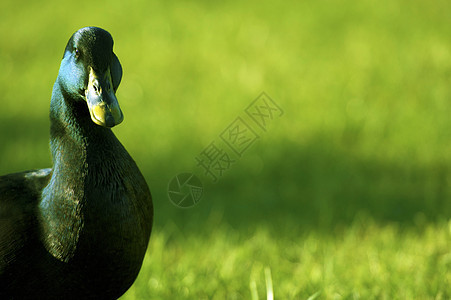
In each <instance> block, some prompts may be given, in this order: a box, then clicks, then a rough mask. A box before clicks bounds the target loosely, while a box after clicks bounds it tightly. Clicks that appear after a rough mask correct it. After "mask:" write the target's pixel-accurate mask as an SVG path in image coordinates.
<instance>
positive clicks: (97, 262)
mask: <svg viewBox="0 0 451 300" xmlns="http://www.w3.org/2000/svg"><path fill="white" fill-rule="evenodd" d="M121 79H122V66H121V64H120V62H119V59H118V57H117V56H116V54H115V53H114V52H113V38H112V36H111V34H110V33H109V32H108V31H106V30H104V29H101V28H98V27H85V28H82V29H80V30H78V31H76V32H75V33H74V34H73V35H72V36H71V38H70V39H69V41H68V43H67V45H66V48H65V50H64V55H63V58H62V61H61V65H60V68H59V72H58V76H57V78H56V81H55V84H54V86H53V90H52V96H51V101H50V150H51V155H52V162H53V166H52V167H51V168H46V169H33V170H29V171H26V172H20V173H14V174H8V175H3V176H0V299H117V298H119V297H120V296H121V295H123V294H124V293H125V292H126V291H127V290H128V289H129V288H130V286H131V285H132V284H133V282H134V281H135V279H136V277H137V275H138V273H139V271H140V268H141V265H142V262H143V259H144V256H145V254H146V251H147V246H148V244H149V239H150V235H151V231H152V223H153V204H152V197H151V194H150V190H149V187H148V185H147V183H146V180H145V178H144V176H143V175H142V173H141V172H140V170H139V168H138V166H137V165H136V163H135V161H134V160H133V159H132V158H131V156H130V155H129V153H128V152H127V151H126V149H125V148H124V146H123V145H122V144H121V143H120V142H119V140H118V139H117V138H116V136H115V135H114V133H113V131H112V129H111V128H112V127H114V126H116V125H118V124H120V123H121V122H122V121H123V119H124V115H123V113H122V110H121V108H120V106H119V102H118V100H117V97H116V91H117V89H118V87H119V84H120V82H121Z"/></svg>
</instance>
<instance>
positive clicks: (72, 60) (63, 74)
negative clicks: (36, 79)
mask: <svg viewBox="0 0 451 300" xmlns="http://www.w3.org/2000/svg"><path fill="white" fill-rule="evenodd" d="M121 78H122V67H121V64H120V63H119V59H118V58H117V56H116V55H115V54H114V52H113V38H112V37H111V35H110V34H109V33H108V32H107V31H105V30H103V29H101V28H97V27H85V28H82V29H80V30H78V31H77V32H75V33H74V34H73V35H72V37H71V38H70V40H69V42H68V43H67V46H66V49H65V51H64V56H63V60H62V62H61V67H60V70H59V74H58V82H59V83H60V85H61V86H62V88H63V90H64V92H65V93H66V94H69V96H70V98H72V99H75V100H82V101H86V103H87V106H88V109H89V113H90V116H91V120H92V121H93V122H94V123H95V124H97V125H100V126H103V127H108V128H110V127H113V126H115V125H118V124H119V123H121V122H122V120H123V119H124V115H123V114H122V111H121V109H120V107H119V103H118V101H117V98H116V90H117V88H118V87H119V84H120V82H121Z"/></svg>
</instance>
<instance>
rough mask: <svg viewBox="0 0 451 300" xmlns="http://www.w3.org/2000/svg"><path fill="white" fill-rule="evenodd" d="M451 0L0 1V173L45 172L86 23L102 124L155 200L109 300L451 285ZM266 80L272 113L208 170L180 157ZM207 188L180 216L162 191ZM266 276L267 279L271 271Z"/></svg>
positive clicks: (427, 292)
mask: <svg viewBox="0 0 451 300" xmlns="http://www.w3.org/2000/svg"><path fill="white" fill-rule="evenodd" d="M450 9H451V5H450V4H449V1H444V0H442V1H434V2H430V1H422V0H415V1H404V0H396V1H388V0H386V1H372V0H364V1H352V0H345V1H334V0H325V1H310V0H307V1H288V2H286V1H285V2H280V3H277V2H275V1H248V2H245V3H243V2H239V1H228V2H222V3H213V2H207V1H200V0H199V1H194V0H193V1H187V2H184V3H177V2H173V1H167V2H156V1H128V2H124V1H108V2H106V1H105V2H103V1H98V2H92V1H91V2H88V1H84V0H81V1H77V2H74V3H71V4H68V3H66V2H61V1H41V2H30V3H26V4H23V3H20V2H17V1H16V2H14V1H9V0H7V1H4V3H2V8H1V9H0V103H1V106H2V107H1V108H2V109H1V114H0V157H2V159H0V174H5V173H10V172H15V171H20V170H25V169H29V168H38V167H47V166H49V165H50V163H51V160H50V154H49V152H48V126H49V122H48V117H47V116H48V106H49V101H50V95H51V88H52V85H53V82H54V80H55V78H56V75H57V72H58V68H59V63H60V59H61V57H62V54H63V50H64V46H65V44H66V42H67V40H68V39H69V37H70V35H71V34H72V33H73V32H74V31H76V30H77V29H79V28H80V27H83V26H88V25H96V26H100V27H103V28H105V29H107V30H108V31H110V32H111V33H112V35H113V38H114V39H115V52H116V54H117V55H118V57H119V59H120V61H121V63H122V66H123V69H124V77H123V81H122V83H121V86H120V88H119V90H118V94H117V96H118V100H119V103H120V105H121V108H122V110H123V112H124V115H125V120H124V122H123V124H121V125H120V126H118V127H117V128H115V129H114V132H115V133H116V135H117V136H118V137H119V138H120V140H121V141H122V142H123V144H124V145H125V146H126V148H127V149H128V150H129V152H130V153H131V154H132V156H133V157H134V158H135V160H136V161H137V163H138V165H139V166H140V168H141V170H142V172H143V173H144V175H145V177H146V179H147V181H148V183H149V185H150V187H151V190H152V194H153V196H154V201H155V223H154V231H153V234H152V238H151V241H150V245H149V252H148V255H147V256H146V259H145V262H144V265H143V268H142V270H141V272H140V275H139V277H138V279H137V281H136V282H135V284H134V285H133V286H132V288H131V289H130V290H129V291H128V292H127V293H126V294H125V295H124V297H123V298H124V299H142V298H155V299H257V298H258V299H266V293H267V289H268V288H267V282H268V279H269V278H270V279H271V280H272V287H273V291H274V297H275V299H308V298H309V297H311V298H310V299H313V298H315V299H340V298H344V299H392V298H395V299H412V298H416V299H448V298H451V288H450V286H451V275H450V274H451V250H450V249H451V228H450V226H451V223H450V220H451V118H450V116H451V106H450V104H449V100H450V99H451V89H450V79H451V19H450V18H449V11H450ZM262 91H265V92H266V93H267V94H268V95H269V96H271V97H272V99H274V101H276V102H277V103H278V104H279V105H280V106H281V107H282V108H283V110H284V112H285V113H284V115H283V116H281V117H280V118H276V119H275V120H274V121H273V122H272V123H271V124H270V126H269V128H268V130H267V132H264V131H262V130H259V129H258V128H257V129H256V130H257V133H258V134H259V135H260V139H259V140H258V141H257V142H256V143H255V145H253V146H252V147H251V148H250V149H249V150H248V151H246V153H245V154H244V156H243V157H241V158H239V157H234V158H235V159H237V162H236V163H235V164H233V165H232V166H231V168H230V169H229V170H227V172H225V173H224V176H222V177H221V178H220V180H219V181H218V182H217V183H212V182H211V180H210V179H209V178H208V177H206V176H204V175H202V170H201V169H200V168H198V167H196V161H195V157H196V156H198V155H199V153H200V152H201V151H202V150H203V149H204V148H205V147H206V146H207V145H208V144H209V143H210V142H211V141H218V144H219V141H220V138H219V135H220V133H221V132H222V131H223V130H224V129H225V128H226V127H227V126H228V125H229V124H230V123H231V122H232V121H233V120H234V119H235V118H236V117H237V116H245V113H244V109H245V108H246V107H247V105H248V104H249V103H250V102H251V101H252V100H254V99H255V98H256V97H257V96H258V95H259V94H260V93H261V92H262ZM179 172H195V173H196V174H197V175H198V176H199V177H200V178H201V180H202V182H203V183H204V187H205V192H204V196H203V198H202V200H201V202H200V203H199V204H198V205H197V206H196V207H194V208H191V209H178V208H176V207H175V206H173V205H172V204H171V203H170V202H169V200H168V198H167V192H166V189H167V184H168V182H169V181H170V179H171V178H172V177H173V176H174V175H176V174H178V173H179ZM269 274H270V275H269Z"/></svg>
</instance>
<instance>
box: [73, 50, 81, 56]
mask: <svg viewBox="0 0 451 300" xmlns="http://www.w3.org/2000/svg"><path fill="white" fill-rule="evenodd" d="M74 53H75V57H76V58H78V57H79V56H80V50H78V48H75V50H74Z"/></svg>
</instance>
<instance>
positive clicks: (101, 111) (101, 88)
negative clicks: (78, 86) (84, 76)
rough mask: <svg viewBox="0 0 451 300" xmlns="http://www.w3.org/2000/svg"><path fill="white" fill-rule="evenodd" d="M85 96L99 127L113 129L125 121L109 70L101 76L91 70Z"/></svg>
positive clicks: (90, 111)
mask: <svg viewBox="0 0 451 300" xmlns="http://www.w3.org/2000/svg"><path fill="white" fill-rule="evenodd" d="M85 96H86V102H87V104H88V108H89V113H90V114H91V120H92V121H93V122H94V123H96V124H97V125H100V126H103V127H108V128H111V127H113V126H116V125H118V124H120V123H121V122H122V120H123V119H124V115H123V114H122V111H121V108H120V107H119V103H118V102H117V98H116V94H115V93H114V90H113V82H112V80H111V72H110V69H109V68H108V69H107V71H106V72H105V73H104V74H101V75H100V76H99V75H98V74H96V72H95V71H94V69H93V68H90V72H89V81H88V88H87V89H86V91H85Z"/></svg>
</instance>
